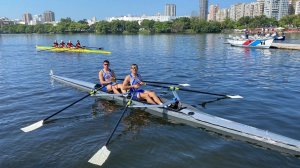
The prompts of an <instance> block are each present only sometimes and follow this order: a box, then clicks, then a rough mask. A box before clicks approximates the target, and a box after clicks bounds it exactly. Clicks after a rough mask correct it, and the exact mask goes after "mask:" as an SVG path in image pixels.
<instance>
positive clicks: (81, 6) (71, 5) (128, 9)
mask: <svg viewBox="0 0 300 168" xmlns="http://www.w3.org/2000/svg"><path fill="white" fill-rule="evenodd" d="M255 1H256V0H228V1H226V2H224V1H218V0H209V2H208V4H219V6H220V7H221V8H228V7H230V5H233V4H236V3H248V2H255ZM124 2H126V5H124ZM189 2H190V3H188V4H187V3H186V1H184V0H159V1H157V2H156V3H153V1H150V0H144V1H138V2H136V1H134V0H127V1H124V0H113V1H111V2H110V1H104V0H90V1H88V2H83V1H79V0H72V1H71V0H65V1H57V2H53V1H51V2H50V1H48V2H42V1H34V0H26V1H18V0H10V1H1V2H0V17H8V18H10V19H22V15H23V14H24V13H27V12H28V13H30V14H32V15H37V14H42V13H44V12H45V11H48V10H50V11H53V12H54V13H55V17H56V20H60V19H61V18H66V17H70V18H72V19H73V20H77V21H78V20H82V19H89V18H92V17H94V16H95V17H97V19H99V20H104V19H106V18H108V17H112V16H124V15H128V14H131V15H143V14H145V15H155V14H157V13H160V14H161V15H164V8H165V5H166V4H175V5H176V8H177V9H176V12H177V16H185V15H186V16H190V15H191V14H192V13H193V12H197V13H199V0H189ZM58 4H68V8H66V5H58ZM16 6H18V8H16Z"/></svg>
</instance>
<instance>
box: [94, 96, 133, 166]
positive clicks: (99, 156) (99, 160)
mask: <svg viewBox="0 0 300 168" xmlns="http://www.w3.org/2000/svg"><path fill="white" fill-rule="evenodd" d="M131 100H132V96H131V98H130V100H129V101H128V102H127V104H126V106H125V109H124V111H123V112H122V115H121V116H120V118H119V120H118V122H117V123H116V126H115V127H114V129H113V130H112V132H111V134H110V136H109V137H108V139H107V141H106V143H105V145H104V146H103V147H102V148H101V149H100V150H98V151H97V152H96V153H95V154H94V156H93V157H92V158H91V159H90V160H89V162H90V163H92V164H95V165H99V166H101V165H102V164H103V163H104V162H105V161H106V159H107V158H108V156H109V154H110V150H108V149H107V146H108V143H109V141H110V140H111V138H112V136H113V134H114V133H115V131H116V130H117V127H118V126H119V124H120V122H121V120H122V118H123V116H124V114H125V112H126V110H127V109H128V107H129V106H130V105H131V102H132V101H131Z"/></svg>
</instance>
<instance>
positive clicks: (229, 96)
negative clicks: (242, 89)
mask: <svg viewBox="0 0 300 168" xmlns="http://www.w3.org/2000/svg"><path fill="white" fill-rule="evenodd" d="M147 85H149V86H154V87H161V88H170V87H169V86H162V85H156V84H151V83H147ZM175 89H176V90H182V91H187V92H194V93H202V94H208V95H215V96H223V97H227V98H231V99H240V98H243V97H242V96H240V95H225V94H218V93H210V92H203V91H200V90H193V89H185V88H179V87H175Z"/></svg>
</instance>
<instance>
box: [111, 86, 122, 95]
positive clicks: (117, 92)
mask: <svg viewBox="0 0 300 168" xmlns="http://www.w3.org/2000/svg"><path fill="white" fill-rule="evenodd" d="M111 88H112V90H113V92H114V94H120V92H119V90H118V85H113V86H112V87H111Z"/></svg>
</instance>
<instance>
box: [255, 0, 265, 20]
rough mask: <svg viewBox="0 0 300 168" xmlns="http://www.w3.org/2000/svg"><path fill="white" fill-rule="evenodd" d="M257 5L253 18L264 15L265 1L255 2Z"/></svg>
mask: <svg viewBox="0 0 300 168" xmlns="http://www.w3.org/2000/svg"><path fill="white" fill-rule="evenodd" d="M257 3H258V8H257V10H258V11H256V12H258V13H254V15H255V16H260V15H263V14H264V6H265V0H257Z"/></svg>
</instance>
